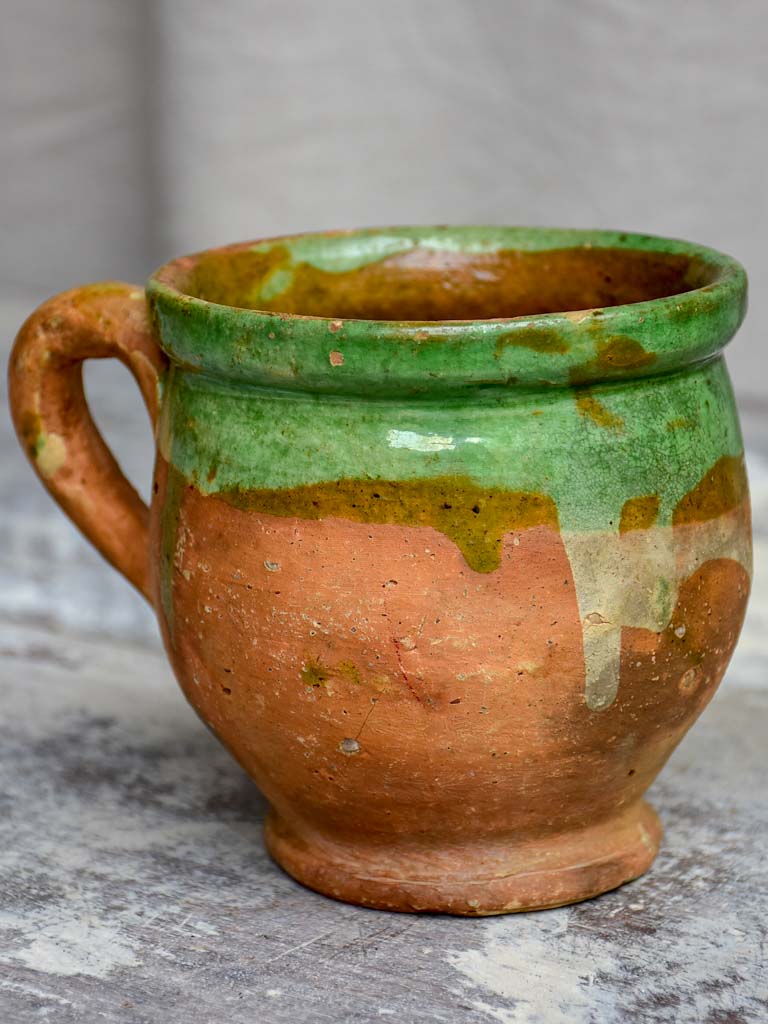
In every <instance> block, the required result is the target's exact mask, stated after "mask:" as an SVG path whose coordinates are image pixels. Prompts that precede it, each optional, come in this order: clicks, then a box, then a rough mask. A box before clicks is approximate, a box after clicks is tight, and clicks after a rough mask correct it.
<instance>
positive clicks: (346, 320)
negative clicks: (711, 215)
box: [147, 225, 747, 391]
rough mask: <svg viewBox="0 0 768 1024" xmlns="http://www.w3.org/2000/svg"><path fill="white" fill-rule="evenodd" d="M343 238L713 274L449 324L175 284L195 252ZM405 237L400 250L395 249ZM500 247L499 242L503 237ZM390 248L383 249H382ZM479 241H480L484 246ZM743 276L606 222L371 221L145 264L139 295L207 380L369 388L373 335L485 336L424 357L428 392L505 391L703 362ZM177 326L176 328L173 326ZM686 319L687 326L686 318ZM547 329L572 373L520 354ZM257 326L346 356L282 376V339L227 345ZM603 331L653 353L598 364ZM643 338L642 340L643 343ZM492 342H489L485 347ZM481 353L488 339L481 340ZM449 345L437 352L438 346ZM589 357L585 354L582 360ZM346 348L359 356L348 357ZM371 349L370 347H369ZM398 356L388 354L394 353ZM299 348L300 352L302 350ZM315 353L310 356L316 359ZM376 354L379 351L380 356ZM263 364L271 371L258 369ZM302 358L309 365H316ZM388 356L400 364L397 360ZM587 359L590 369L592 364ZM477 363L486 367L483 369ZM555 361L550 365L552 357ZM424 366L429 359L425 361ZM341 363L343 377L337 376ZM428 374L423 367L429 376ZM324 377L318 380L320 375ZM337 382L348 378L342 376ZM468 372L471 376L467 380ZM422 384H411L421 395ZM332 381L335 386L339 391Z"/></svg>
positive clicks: (726, 330) (737, 306)
mask: <svg viewBox="0 0 768 1024" xmlns="http://www.w3.org/2000/svg"><path fill="white" fill-rule="evenodd" d="M326 238H327V239H328V240H329V241H334V240H336V241H343V240H344V239H350V240H362V241H369V242H372V243H375V244H376V243H377V244H379V245H380V246H381V249H382V253H381V257H380V258H385V257H386V256H387V255H393V254H394V253H395V252H405V251H408V249H413V248H417V247H429V248H433V249H438V250H439V249H440V248H444V249H445V248H449V249H453V250H454V251H463V252H469V253H472V252H476V253H478V254H481V253H482V252H483V251H485V252H489V251H494V250H498V249H502V248H506V249H521V250H525V251H542V250H554V249H572V248H583V249H593V248H611V249H626V250H634V251H638V250H639V251H643V252H645V253H650V254H654V253H658V254H662V255H665V254H674V255H684V256H687V257H689V258H690V259H692V260H694V259H695V260H698V261H699V262H700V264H701V265H702V266H703V267H704V268H705V269H706V270H707V271H709V272H710V276H709V280H707V281H705V282H704V283H703V284H701V285H699V286H698V287H694V288H691V289H689V290H687V291H680V292H675V293H673V294H671V295H667V296H662V297H659V298H650V299H643V300H640V301H637V302H632V303H624V304H620V305H613V306H600V307H595V308H585V309H573V310H564V311H558V312H548V313H531V314H521V315H518V316H514V317H487V318H472V319H447V320H380V319H372V318H371V319H368V318H357V317H330V316H316V315H312V314H306V313H286V312H280V311H276V310H265V309H259V308H253V307H244V306H237V305H227V304H224V303H219V302H214V301H211V300H209V299H203V298H200V297H198V296H196V295H194V294H191V293H190V292H189V291H188V290H185V287H184V279H185V278H186V277H187V276H188V275H189V274H190V272H192V271H193V270H194V268H195V266H196V265H197V263H198V262H199V261H200V260H201V259H202V258H203V257H209V256H211V255H215V254H216V255H217V254H221V255H229V254H236V253H239V252H247V251H249V250H253V249H255V248H256V249H264V248H269V247H272V246H277V245H287V246H289V247H290V246H291V245H297V244H300V243H301V242H302V241H304V240H315V241H320V240H322V239H326ZM397 243H402V246H401V248H400V249H397V248H396V247H395V248H393V247H392V246H393V244H394V245H396V244H397ZM504 243H506V244H504ZM387 246H389V248H387ZM483 246H485V247H483ZM746 292H747V278H746V273H745V271H744V268H743V267H742V266H741V264H740V263H739V262H738V261H737V260H735V259H734V258H733V257H731V256H728V255H726V254H725V253H723V252H720V251H718V250H716V249H713V248H710V247H708V246H704V245H700V244H696V243H692V242H687V241H684V240H682V239H677V238H669V237H666V236H660V235H650V234H639V233H634V232H625V231H611V230H606V229H595V230H591V229H578V228H548V227H518V226H506V225H505V226H480V225H437V226H419V227H391V228H387V227H380V228H363V229H344V230H336V231H312V232H299V233H295V234H288V235H278V236H273V237H265V238H259V239H254V240H249V241H245V242H235V243H231V244H228V245H222V246H215V247H213V248H209V249H203V250H200V251H198V252H195V253H192V254H188V255H184V256H179V257H176V258H175V259H172V260H170V261H168V262H166V263H164V264H163V265H162V266H161V267H159V268H158V269H157V270H155V271H154V273H153V274H152V275H151V276H150V278H149V281H148V284H147V297H148V301H149V303H150V306H151V308H152V310H153V312H154V314H155V317H156V320H157V321H158V326H159V333H160V341H161V344H162V346H163V348H165V350H166V352H167V353H168V355H169V356H170V357H171V359H172V360H173V361H175V362H177V363H179V364H181V365H182V366H184V367H186V368H187V369H191V370H195V369H196V370H198V371H203V372H210V373H211V374H212V375H214V376H223V377H226V378H234V379H240V380H251V381H252V382H254V383H257V384H259V383H261V384H267V385H271V386H275V385H276V384H279V385H280V386H283V387H289V388H291V387H305V388H308V389H310V390H312V389H317V390H336V389H340V390H342V391H344V390H368V388H367V387H366V386H365V384H364V380H363V378H364V377H365V373H364V372H362V373H361V372H360V371H364V367H363V366H362V365H360V362H361V358H362V359H364V356H365V353H364V352H363V351H355V350H357V349H361V348H364V347H365V345H366V343H370V340H371V339H372V338H375V339H376V341H377V343H378V345H379V346H381V345H385V346H387V345H395V346H396V347H397V349H399V350H400V351H402V349H403V348H404V347H407V346H409V345H410V346H412V347H415V348H422V349H423V348H425V347H431V348H433V349H434V345H432V344H431V343H432V342H439V341H446V340H449V341H450V342H453V343H457V342H462V341H463V342H468V341H469V340H470V339H472V341H473V342H477V341H478V340H480V339H485V341H486V342H488V341H490V342H493V343H494V344H495V345H496V349H495V350H494V353H493V355H494V358H493V359H492V360H490V361H489V360H487V359H486V358H484V357H483V356H482V355H481V353H479V352H476V353H475V354H474V356H475V357H474V358H471V359H468V360H467V359H458V360H457V361H456V360H455V356H456V349H455V345H450V346H448V347H449V348H450V349H451V352H452V356H453V358H454V362H453V365H451V364H450V361H449V360H448V359H447V358H446V359H443V360H441V359H440V357H439V354H437V353H435V355H434V359H433V362H435V361H436V363H437V364H440V365H437V368H436V370H433V371H432V376H433V378H435V377H437V378H439V380H434V379H433V381H432V382H431V384H429V388H430V389H438V390H439V389H440V388H441V386H443V387H449V389H451V385H452V386H453V387H458V388H461V387H462V386H472V385H473V384H485V385H486V386H492V385H493V384H502V385H505V386H510V385H517V386H547V385H550V386H551V385H560V384H570V385H571V386H573V385H578V384H589V383H597V382H600V381H602V380H610V379H615V378H617V377H620V378H627V377H644V376H654V375H657V374H659V373H666V372H670V371H671V370H674V369H680V368H682V367H684V366H687V365H691V364H694V363H697V362H701V361H703V360H706V359H708V358H712V357H714V356H715V355H716V354H717V352H719V350H720V349H721V348H722V347H723V346H724V345H725V344H727V342H728V341H729V340H730V338H731V337H732V336H733V334H734V333H735V332H736V330H737V329H738V327H739V325H740V323H741V321H742V320H743V317H744V314H745V311H746ZM194 317H199V318H201V319H202V320H204V321H205V322H206V323H207V325H208V327H209V329H212V331H211V334H210V343H209V344H206V345H204V346H202V347H201V346H200V345H199V344H198V345H197V349H198V351H192V350H191V349H190V346H189V345H188V344H186V342H185V339H184V337H183V333H184V332H183V330H180V328H181V327H182V324H181V323H180V319H182V320H183V321H185V322H186V323H187V324H189V323H190V320H191V319H193V318H194ZM174 321H175V324H174ZM694 324H695V329H692V325H694ZM542 329H544V330H550V331H559V332H562V334H563V336H564V339H565V341H566V342H567V344H568V348H569V350H571V351H572V352H573V353H574V354H575V356H576V357H581V356H583V357H584V358H583V359H581V364H582V370H581V372H580V373H576V374H574V372H571V371H572V370H573V369H574V367H573V360H572V359H571V360H569V361H568V362H569V363H570V364H571V365H570V367H569V372H568V373H567V374H566V375H565V376H564V375H563V374H562V372H559V370H562V368H563V365H562V360H558V359H557V358H555V357H553V355H552V353H546V352H542V351H535V350H530V349H529V350H528V352H527V353H526V351H525V349H526V340H525V339H526V335H528V336H533V334H535V332H537V331H541V330H542ZM243 330H246V331H247V332H249V333H250V332H255V333H256V334H257V335H264V336H265V338H267V339H269V341H273V342H274V341H279V342H282V341H284V340H285V339H286V335H289V336H291V337H292V339H293V340H294V341H295V342H296V343H297V345H298V346H299V348H300V346H301V345H304V346H305V348H306V347H307V346H308V347H310V348H311V347H312V345H311V339H313V338H314V339H315V340H318V341H319V340H320V339H322V344H321V345H320V347H321V348H322V349H323V356H322V359H323V361H325V362H327V361H328V358H329V352H328V345H327V341H328V339H329V338H331V339H335V340H336V341H338V343H339V344H338V345H336V344H333V345H331V348H330V352H331V353H333V354H335V355H337V356H338V355H339V351H338V350H339V349H340V347H341V343H342V342H344V344H345V345H346V351H345V352H344V353H341V354H342V355H343V358H344V363H343V364H342V363H337V364H336V367H334V365H333V360H332V359H331V366H330V367H329V368H328V369H326V370H325V371H324V372H317V371H319V370H320V367H319V366H314V369H311V368H310V367H309V366H306V367H305V365H304V364H305V363H306V362H307V360H306V359H302V358H300V357H301V355H302V353H301V351H297V352H294V353H293V354H292V357H291V358H292V360H293V362H292V373H289V374H287V373H286V370H285V366H280V365H279V364H280V361H281V356H280V352H281V346H280V345H266V346H264V345H262V346H257V348H258V351H252V353H251V356H252V357H251V358H248V357H247V355H245V356H244V354H243V352H242V351H241V352H240V354H239V357H238V358H237V359H235V358H233V357H232V354H231V353H230V354H229V355H228V354H227V352H226V351H225V349H226V348H227V345H228V344H231V342H232V340H233V333H234V334H236V333H237V332H238V331H240V332H242V331H243ZM508 334H509V335H511V336H512V337H513V338H514V342H513V343H512V344H508V345H506V346H505V351H504V352H503V353H502V354H503V356H504V358H500V356H499V352H498V340H499V338H500V337H501V336H504V337H506V336H507V335H508ZM611 337H629V338H630V339H633V340H634V341H635V342H636V343H637V345H639V346H640V347H641V350H642V351H643V352H650V353H652V354H653V359H652V360H651V359H647V360H640V362H639V363H638V361H637V360H635V361H634V362H633V361H632V360H631V359H630V360H629V361H627V360H624V362H623V363H622V360H621V359H619V360H618V362H615V363H614V364H611V362H610V360H609V361H608V362H607V363H606V365H604V366H602V367H601V366H599V365H598V363H597V361H596V358H594V357H596V355H598V354H599V353H597V351H596V346H597V347H599V345H600V344H601V343H602V344H603V345H605V344H606V339H610V338H611ZM649 345H650V347H649ZM492 347H493V346H492ZM486 348H487V346H486ZM447 351H448V348H446V353H447ZM590 352H591V354H592V357H593V358H592V359H591V360H590ZM348 353H349V354H350V355H352V354H354V355H357V356H358V358H352V359H348V358H347V356H348ZM370 354H373V353H370ZM391 354H392V355H393V356H395V355H396V354H397V353H396V352H395V350H394V349H393V351H392V353H391ZM304 355H306V356H309V355H310V353H309V352H306V353H304ZM316 355H317V353H315V356H316ZM379 355H382V353H379ZM269 360H272V361H273V363H274V365H273V367H272V368H271V369H270V367H269V366H268V365H266V364H267V362H268V361H269ZM316 362H317V360H316V359H309V363H316ZM395 362H396V363H397V362H400V360H398V359H395ZM590 362H592V363H594V364H595V365H593V366H590V365H589V364H590ZM374 363H378V376H379V378H381V377H382V375H383V376H384V377H386V378H387V380H386V381H384V382H382V381H381V380H380V381H379V383H380V384H382V383H383V384H384V385H385V386H389V385H391V386H392V387H394V388H395V389H398V388H399V387H402V386H405V387H406V388H409V385H410V390H413V389H414V386H415V385H416V383H417V379H418V377H419V376H422V377H423V375H424V366H418V367H417V366H412V367H411V368H410V371H409V370H407V369H406V367H402V370H404V371H405V373H404V375H403V373H400V372H399V369H398V367H397V366H394V367H390V368H389V369H387V368H386V367H383V366H382V365H381V360H380V359H379V360H376V359H374ZM478 363H485V364H486V365H485V367H484V368H480V373H479V375H478V373H475V372H469V373H467V371H469V370H472V368H473V367H472V365H470V364H474V369H475V370H477V369H478V366H477V364H478ZM559 363H560V364H561V365H559V366H558V364H559ZM425 365H426V364H425ZM343 366H346V367H347V370H346V372H343V370H342V372H341V373H340V372H338V371H339V369H341V368H342V367H343ZM355 371H356V376H357V378H358V380H357V386H355V385H351V386H350V374H351V373H353V372H355ZM429 372H430V371H428V370H427V373H429ZM326 377H327V378H328V380H327V381H325V380H324V379H321V378H326ZM343 378H346V383H345V382H343ZM473 378H477V379H474V380H473ZM427 384H428V382H427V381H422V386H420V387H418V386H417V387H415V390H426V389H427ZM339 385H341V386H340V388H339Z"/></svg>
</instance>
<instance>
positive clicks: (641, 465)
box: [148, 227, 746, 532]
mask: <svg viewBox="0 0 768 1024" xmlns="http://www.w3.org/2000/svg"><path fill="white" fill-rule="evenodd" d="M598 250H601V251H602V250H604V252H605V253H606V254H611V253H619V255H621V251H622V250H627V251H629V252H630V254H631V255H633V257H634V255H636V254H638V253H640V254H650V255H651V257H654V258H656V257H658V258H659V259H662V258H663V259H666V258H667V257H669V258H672V259H673V260H677V261H680V260H683V261H687V264H686V263H684V264H680V266H682V267H683V270H682V271H680V273H682V274H683V276H684V278H685V280H686V281H688V282H689V284H688V285H687V287H688V288H689V290H687V291H684V292H682V293H678V294H674V295H670V296H666V297H659V298H655V299H652V300H649V301H639V302H633V303H630V304H627V305H618V306H609V307H605V308H598V309H590V310H585V311H582V312H578V311H577V312H576V313H574V312H573V311H561V312H551V313H539V314H536V315H533V316H525V315H524V316H518V317H514V318H507V319H497V320H479V321H451V322H444V321H443V322H397V321H372V320H358V319H349V320H340V319H338V318H326V317H317V316H302V315H297V314H294V313H291V314H286V313H281V312H279V311H274V310H273V311H262V310H257V309H246V308H239V307H231V306H224V305H220V304H216V303H213V302H210V301H206V300H204V299H201V298H198V297H196V296H195V295H190V294H186V293H185V292H184V290H183V289H184V287H185V285H186V286H189V285H194V284H195V283H199V281H201V280H205V281H206V282H210V281H215V284H216V287H217V288H218V289H219V290H220V291H223V292H225V293H231V297H232V296H237V295H241V300H240V301H243V302H245V301H246V300H247V301H254V296H255V297H256V298H257V299H258V297H259V296H261V297H262V298H263V296H264V292H265V291H266V293H267V294H268V295H269V296H270V298H271V301H275V296H278V297H279V295H280V289H282V290H283V292H285V294H286V296H289V295H290V293H289V291H288V289H289V288H290V287H291V282H292V281H293V280H294V277H295V275H296V274H298V273H299V271H300V270H301V268H305V269H306V268H307V267H312V268H315V269H316V270H318V271H320V272H322V274H323V275H326V276H324V277H323V278H322V280H323V281H324V282H327V280H328V278H327V275H329V274H330V275H333V274H339V275H341V277H340V280H341V278H344V277H346V276H348V275H349V274H350V272H351V271H355V269H356V268H370V267H371V266H372V265H375V264H377V263H381V265H382V266H387V265H388V264H386V262H385V261H387V260H391V259H392V258H393V257H397V258H401V257H402V256H403V254H406V255H408V256H409V258H410V257H414V255H415V257H416V258H417V259H422V260H424V261H428V260H429V259H430V258H431V257H432V256H433V255H434V254H437V255H438V256H440V257H441V258H444V259H447V260H448V261H449V262H448V267H449V269H448V271H447V272H446V273H447V274H450V258H451V256H450V254H456V253H459V254H462V258H466V257H469V256H475V255H476V256H477V258H481V257H484V256H485V255H487V254H494V253H498V252H501V253H503V254H505V255H509V254H512V256H513V257H514V258H517V259H525V258H527V257H526V254H531V253H533V254H540V255H541V256H542V257H543V258H544V259H554V258H555V255H558V254H559V257H558V258H561V257H562V254H565V257H566V259H568V258H570V257H569V255H568V254H569V253H572V254H575V256H574V258H575V259H581V258H582V257H583V256H584V254H586V258H587V259H589V258H590V253H593V252H595V251H598ZM275 254H277V255H275ZM254 260H255V262H253V261H254ZM382 261H384V262H382ZM200 265H204V266H207V267H208V268H209V269H208V270H206V272H205V274H201V272H200V270H199V269H195V268H196V267H198V268H199V266H200ZM481 265H483V264H481ZM575 265H576V266H577V267H578V264H575ZM211 267H212V268H213V270H211V269H210V268H211ZM542 267H543V269H542V273H545V272H546V270H547V268H546V264H544V265H542ZM254 268H260V272H261V273H262V275H263V276H262V277H261V278H259V277H256V278H253V276H252V273H253V271H254ZM675 272H676V273H677V272H678V271H677V269H676V270H675ZM195 275H197V277H196V276H195ZM281 282H282V283H281ZM691 282H694V283H696V284H698V285H699V286H698V287H691ZM332 283H333V279H332V278H331V284H332ZM324 286H327V285H324ZM207 287H209V288H210V287H212V285H211V284H210V283H208V284H207ZM190 290H191V291H192V290H194V289H193V288H191V287H190ZM148 295H149V301H150V304H151V307H152V310H153V314H154V317H155V320H156V323H157V325H158V329H159V334H160V339H161V343H162V345H163V347H164V349H165V350H166V352H167V353H168V354H169V355H170V356H171V359H172V367H171V370H170V372H169V374H168V377H167V379H166V382H165V400H164V402H163V410H162V416H161V423H160V430H159V437H160V449H161V451H162V453H163V455H164V456H165V458H166V459H167V460H168V461H169V462H170V463H171V464H172V466H174V467H175V468H176V469H177V470H178V471H179V472H180V473H181V474H182V476H183V477H184V478H185V479H186V480H188V481H190V482H192V483H194V485H195V486H196V487H197V488H198V489H199V490H200V491H202V492H203V493H206V494H219V495H221V496H222V497H225V498H226V499H227V500H229V501H232V502H235V503H244V502H245V503H247V501H248V498H247V493H248V492H250V491H253V490H256V491H260V490H264V489H292V488H300V487H302V486H305V485H310V484H321V483H324V482H335V481H340V480H345V481H356V480H359V481H361V483H363V482H370V481H387V482H390V483H396V482H398V481H410V482H416V481H420V480H422V481H423V480H430V479H434V480H442V481H445V480H447V479H449V478H453V477H455V478H456V481H466V485H467V487H468V488H469V489H470V490H471V489H472V488H475V487H479V488H481V489H482V488H492V489H494V490H495V491H508V492H514V493H530V494H535V495H541V496H543V497H544V498H546V499H551V500H552V501H553V502H554V505H555V507H556V510H557V517H558V519H559V523H560V526H561V528H562V529H563V530H565V531H580V530H606V529H612V528H614V527H615V526H616V525H617V524H618V522H619V521H620V519H621V512H622V508H623V506H624V504H625V503H626V502H627V501H630V500H631V499H633V498H635V497H636V496H638V495H647V494H656V495H658V498H659V505H658V510H657V514H656V519H655V521H656V522H657V523H658V524H659V525H665V524H669V523H671V521H672V515H673V512H674V509H675V507H676V506H677V504H678V503H679V501H680V500H681V499H682V498H683V496H684V495H685V494H686V493H688V492H689V491H690V490H691V488H693V487H695V486H696V484H697V483H698V481H699V480H700V479H701V478H702V476H703V475H704V473H706V471H707V470H708V469H709V468H710V467H711V466H712V465H713V464H714V463H715V462H716V461H717V460H718V459H719V458H720V457H722V456H724V455H730V456H735V455H738V454H740V452H741V450H742V442H741V437H740V434H739V427H738V422H737V419H736V416H735V411H734V404H733V396H732V393H731V388H730V384H729V380H728V376H727V372H726V370H725V367H724V364H723V362H722V360H721V359H719V358H717V354H718V352H719V350H720V349H721V348H722V346H723V345H724V344H725V343H726V342H727V341H728V340H729V338H730V337H731V335H732V334H733V333H734V331H735V330H736V328H737V327H738V325H739V323H740V321H741V319H742V317H743V314H744V308H745V301H746V279H745V275H744V272H743V270H742V269H741V267H740V266H739V265H738V264H737V263H736V262H735V261H733V260H731V259H730V258H729V257H726V256H723V255H722V254H720V253H717V252H714V251H713V250H710V249H705V248H703V247H701V246H695V245H691V244H689V243H686V242H681V241H675V240H669V239H659V238H654V237H651V236H646V235H629V234H620V233H616V232H580V231H558V230H550V229H528V228H485V227H461V228H418V229H393V230H379V231H360V232H349V233H336V234H318V235H308V236H298V237H295V238H286V239H277V240H271V241H267V242H260V243H254V244H249V245H243V246H236V247H229V249H227V250H213V251H212V252H210V253H206V254H202V256H201V257H198V258H194V257H193V258H190V257H187V258H184V259H182V260H179V261H176V262H175V263H171V264H169V265H167V266H166V267H164V268H161V270H160V271H158V272H157V273H156V274H155V275H154V276H153V278H152V279H151V281H150V283H149V288H148ZM265 301H266V300H265ZM286 301H288V299H286ZM332 354H333V356H334V359H333V360H332V358H331V356H332ZM441 486H442V485H441ZM391 504H392V503H389V505H390V506H391ZM471 504H472V502H470V507H471ZM390 511H391V508H390ZM372 514H373V513H372ZM382 514H385V513H382ZM400 514H401V513H398V515H400ZM413 515H414V517H415V518H414V522H416V521H420V520H419V514H418V513H417V511H414V513H413ZM422 519H423V517H422ZM449 532H450V531H449Z"/></svg>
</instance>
